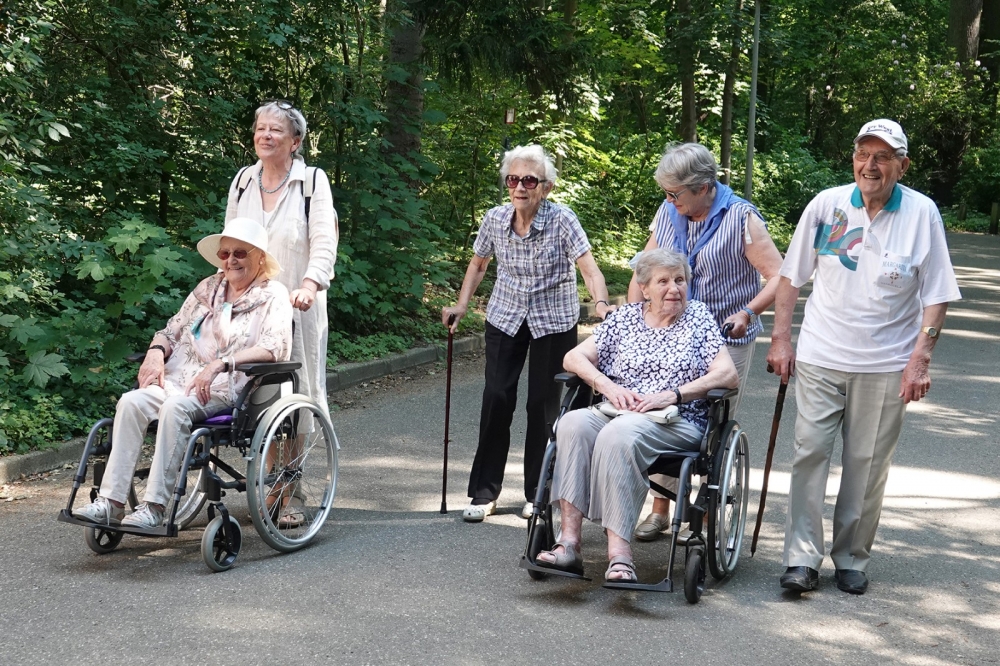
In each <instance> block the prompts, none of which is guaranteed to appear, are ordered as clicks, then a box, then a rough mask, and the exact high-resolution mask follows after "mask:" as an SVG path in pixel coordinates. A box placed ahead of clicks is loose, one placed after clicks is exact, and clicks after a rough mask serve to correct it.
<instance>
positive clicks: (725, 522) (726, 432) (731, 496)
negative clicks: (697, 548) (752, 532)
mask: <svg viewBox="0 0 1000 666" xmlns="http://www.w3.org/2000/svg"><path fill="white" fill-rule="evenodd" d="M720 444H721V449H720V450H719V452H718V458H717V461H718V463H717V464H716V466H715V470H713V475H712V476H713V477H714V478H713V480H714V485H718V490H717V491H716V492H714V493H712V494H711V495H710V496H709V500H708V548H709V553H708V564H709V569H710V570H711V571H712V576H714V577H715V578H716V579H717V580H722V579H723V578H725V577H726V576H728V575H729V574H731V573H732V572H733V571H734V570H735V569H736V563H737V562H738V561H739V559H740V550H741V549H742V547H743V531H744V527H745V526H746V521H747V499H748V497H749V493H750V456H749V445H748V441H747V435H746V433H745V432H744V431H743V430H742V429H741V428H740V425H739V424H738V423H737V422H736V421H730V422H729V423H727V424H726V426H725V428H723V431H722V439H721V440H720Z"/></svg>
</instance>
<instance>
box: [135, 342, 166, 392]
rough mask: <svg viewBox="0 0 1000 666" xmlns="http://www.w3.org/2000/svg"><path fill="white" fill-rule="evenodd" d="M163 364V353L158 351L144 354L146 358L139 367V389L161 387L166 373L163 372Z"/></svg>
mask: <svg viewBox="0 0 1000 666" xmlns="http://www.w3.org/2000/svg"><path fill="white" fill-rule="evenodd" d="M165 365H166V364H165V362H164V360H163V352H161V351H160V350H159V349H154V350H152V351H147V352H146V358H145V360H143V362H142V365H140V366H139V376H138V378H137V380H138V382H139V388H146V387H147V386H161V387H162V386H163V382H164V379H165V377H166V373H165V371H164V366H165Z"/></svg>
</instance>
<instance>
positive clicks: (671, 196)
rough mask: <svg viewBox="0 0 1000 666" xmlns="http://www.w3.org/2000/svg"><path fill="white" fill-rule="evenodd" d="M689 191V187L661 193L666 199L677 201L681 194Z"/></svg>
mask: <svg viewBox="0 0 1000 666" xmlns="http://www.w3.org/2000/svg"><path fill="white" fill-rule="evenodd" d="M690 189H691V188H690V187H682V188H681V189H679V190H677V191H676V192H671V191H670V190H663V193H664V194H665V195H667V198H668V199H673V200H674V201H677V197H679V196H680V195H681V194H682V193H684V192H687V191H688V190H690Z"/></svg>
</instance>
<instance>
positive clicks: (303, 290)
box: [289, 287, 316, 312]
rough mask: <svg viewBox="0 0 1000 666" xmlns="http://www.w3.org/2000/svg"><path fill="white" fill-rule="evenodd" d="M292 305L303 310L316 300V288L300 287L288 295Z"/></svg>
mask: <svg viewBox="0 0 1000 666" xmlns="http://www.w3.org/2000/svg"><path fill="white" fill-rule="evenodd" d="M289 296H290V300H291V302H292V307H293V308H295V309H296V310H302V311H303V312H305V311H306V310H308V309H309V308H311V307H312V305H313V303H315V302H316V290H315V289H314V288H312V287H300V288H298V289H296V290H295V291H293V292H292V293H291V294H290V295H289Z"/></svg>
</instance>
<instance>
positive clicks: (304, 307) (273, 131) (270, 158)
mask: <svg viewBox="0 0 1000 666" xmlns="http://www.w3.org/2000/svg"><path fill="white" fill-rule="evenodd" d="M305 137H306V119H305V118H304V117H303V115H302V113H300V112H299V111H298V109H296V108H295V107H294V106H292V104H291V103H290V102H287V101H285V100H270V101H267V102H265V103H264V104H262V105H261V106H260V108H258V109H257V111H256V113H255V114H254V133H253V145H254V150H255V151H256V152H257V157H258V158H259V159H258V162H257V163H256V164H254V165H252V166H248V167H244V168H243V169H242V170H240V172H239V173H238V174H237V175H236V178H234V179H233V182H232V185H231V186H230V188H229V205H228V207H227V208H226V219H227V220H230V219H233V218H234V217H248V218H250V219H252V220H256V221H257V223H258V224H260V225H261V226H262V227H264V229H266V230H267V236H268V240H269V241H270V243H271V248H272V251H273V252H274V255H275V257H277V259H278V261H279V262H281V266H282V269H283V270H282V272H281V275H280V276H278V280H279V281H280V282H281V283H282V284H283V285H285V287H287V288H288V291H289V294H290V296H289V297H290V299H291V304H292V307H293V308H294V322H295V326H294V336H295V339H294V342H293V344H292V360H293V361H298V362H299V363H301V364H302V368H301V369H300V370H299V391H300V392H302V393H305V394H306V395H308V396H309V397H310V398H312V399H313V400H314V401H315V402H316V404H318V405H319V406H320V407H321V408H322V409H323V410H325V411H327V410H329V407H328V404H327V396H326V348H327V340H328V337H329V325H328V321H327V311H326V290H327V289H328V288H329V286H330V281H331V280H333V276H334V270H333V267H334V264H335V263H336V261H337V241H338V236H339V231H338V226H337V211H336V210H334V207H333V194H332V192H331V190H330V182H329V180H327V177H326V174H325V173H324V172H323V170H322V169H318V168H316V167H307V166H306V163H305V160H304V159H303V157H302V142H303V141H304V140H305ZM311 425H312V424H307V425H306V428H307V431H308V428H310V426H311ZM282 503H283V509H282V515H281V516H280V518H279V521H280V524H282V525H287V526H289V527H294V526H296V524H297V521H298V520H299V518H301V517H302V515H301V513H299V512H298V509H297V508H296V507H295V506H294V505H295V503H292V505H291V506H289V500H288V498H283V499H282Z"/></svg>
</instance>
